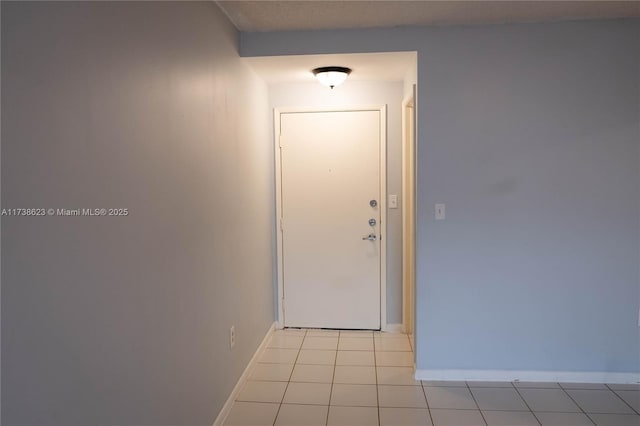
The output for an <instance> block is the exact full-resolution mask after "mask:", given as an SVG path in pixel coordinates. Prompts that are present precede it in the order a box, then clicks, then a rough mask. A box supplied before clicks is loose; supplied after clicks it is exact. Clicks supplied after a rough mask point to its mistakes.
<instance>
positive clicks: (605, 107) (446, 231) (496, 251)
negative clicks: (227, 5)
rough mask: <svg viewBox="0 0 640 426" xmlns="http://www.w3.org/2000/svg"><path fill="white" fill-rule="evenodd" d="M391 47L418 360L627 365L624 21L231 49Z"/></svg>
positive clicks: (433, 363) (338, 34)
mask: <svg viewBox="0 0 640 426" xmlns="http://www.w3.org/2000/svg"><path fill="white" fill-rule="evenodd" d="M407 50H417V51H418V106H419V108H418V170H417V173H418V194H417V197H418V200H417V201H418V216H417V262H418V270H417V289H416V298H417V311H416V315H417V324H416V344H417V367H418V369H424V370H453V369H458V370H533V371H552V372H553V371H563V372H566V371H569V372H571V371H586V372H639V371H640V332H639V331H638V330H639V329H638V310H639V307H640V276H639V261H638V259H639V255H640V241H639V239H638V235H639V232H638V231H639V223H638V218H639V217H640V206H639V203H638V189H639V185H640V170H639V163H638V155H639V149H640V147H639V145H640V126H639V116H640V113H639V108H640V107H639V104H640V102H639V93H638V87H639V79H640V72H639V63H640V20H638V19H630V20H605V21H580V22H556V23H546V24H519V25H490V26H478V27H413V28H393V29H363V30H340V31H336V30H332V31H309V32H304V31H296V32H276V33H259V34H258V33H243V34H242V35H241V54H242V55H243V56H266V55H293V54H331V53H365V52H385V51H407ZM435 203H445V204H446V206H447V210H446V212H447V218H446V220H444V221H435V220H434V219H435V218H434V205H435Z"/></svg>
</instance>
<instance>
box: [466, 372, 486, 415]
mask: <svg viewBox="0 0 640 426" xmlns="http://www.w3.org/2000/svg"><path fill="white" fill-rule="evenodd" d="M464 383H465V384H466V385H467V390H468V391H469V393H470V394H471V398H472V399H473V402H474V403H475V404H476V407H478V411H479V412H480V416H481V417H482V421H483V422H484V424H485V425H486V426H488V425H489V423H488V422H487V419H485V418H484V414H483V413H482V410H481V409H480V405H478V401H476V397H475V396H474V395H473V392H471V388H470V387H469V382H467V381H465V382H464Z"/></svg>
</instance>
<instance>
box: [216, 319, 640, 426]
mask: <svg viewBox="0 0 640 426" xmlns="http://www.w3.org/2000/svg"><path fill="white" fill-rule="evenodd" d="M413 348H414V344H413V342H412V341H411V338H410V337H409V336H407V335H405V334H394V333H380V332H371V331H325V330H311V329H310V330H299V329H287V330H278V331H276V332H275V333H274V335H273V337H272V338H271V341H270V342H269V344H268V345H267V349H265V350H264V352H263V353H262V354H261V356H260V359H259V361H258V364H257V366H256V368H255V369H254V371H253V372H252V374H251V376H250V378H249V381H248V382H247V383H246V384H245V386H244V388H243V389H242V391H241V392H240V394H239V396H238V398H236V401H235V403H234V405H233V408H232V410H231V413H230V415H229V417H228V418H227V421H226V422H225V425H227V426H249V425H276V426H283V425H289V426H304V425H307V426H309V425H329V426H339V425H341V426H356V425H366V426H371V425H381V426H385V425H386V426H403V425H435V426H484V425H487V426H529V425H531V426H535V425H542V426H583V425H590V426H593V425H594V424H595V425H598V426H600V425H602V426H638V425H640V415H639V414H640V385H605V384H578V383H573V384H571V383H562V384H559V383H525V382H514V383H509V382H433V381H422V382H420V381H416V380H414V376H413V371H414V370H413Z"/></svg>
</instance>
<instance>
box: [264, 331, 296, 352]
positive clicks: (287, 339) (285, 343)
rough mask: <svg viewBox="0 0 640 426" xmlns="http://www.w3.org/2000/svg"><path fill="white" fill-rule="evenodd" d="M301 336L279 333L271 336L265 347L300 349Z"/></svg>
mask: <svg viewBox="0 0 640 426" xmlns="http://www.w3.org/2000/svg"><path fill="white" fill-rule="evenodd" d="M302 339H304V337H303V336H295V335H287V334H279V335H274V336H271V340H270V341H269V344H268V345H267V347H269V348H281V349H300V346H302Z"/></svg>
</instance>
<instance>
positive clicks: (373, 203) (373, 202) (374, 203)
mask: <svg viewBox="0 0 640 426" xmlns="http://www.w3.org/2000/svg"><path fill="white" fill-rule="evenodd" d="M369 205H370V206H371V207H375V206H377V205H378V202H377V201H376V200H371V201H369Z"/></svg>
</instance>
